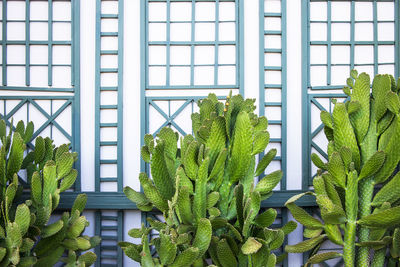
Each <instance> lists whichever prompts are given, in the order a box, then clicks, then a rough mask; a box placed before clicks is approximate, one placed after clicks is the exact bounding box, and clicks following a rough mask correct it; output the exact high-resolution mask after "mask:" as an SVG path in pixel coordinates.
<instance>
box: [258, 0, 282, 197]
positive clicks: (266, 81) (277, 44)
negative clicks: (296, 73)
mask: <svg viewBox="0 0 400 267" xmlns="http://www.w3.org/2000/svg"><path fill="white" fill-rule="evenodd" d="M259 3H260V14H259V17H260V24H259V25H260V44H259V45H260V97H259V106H260V115H265V116H266V117H267V118H268V121H269V125H270V126H269V127H268V130H269V132H270V134H271V143H270V145H269V146H268V149H271V148H276V149H277V150H278V153H277V156H276V158H275V159H274V161H273V163H272V164H271V167H269V169H268V170H267V171H270V170H271V169H270V168H274V170H275V169H282V170H284V177H283V178H282V182H281V184H280V189H281V190H285V189H286V175H285V173H286V171H285V170H286V1H285V0H281V1H268V0H260V1H259Z"/></svg>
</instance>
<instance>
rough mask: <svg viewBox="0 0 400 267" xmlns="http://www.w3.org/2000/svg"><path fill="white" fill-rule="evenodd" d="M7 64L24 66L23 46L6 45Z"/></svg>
mask: <svg viewBox="0 0 400 267" xmlns="http://www.w3.org/2000/svg"><path fill="white" fill-rule="evenodd" d="M7 64H25V46H24V45H7Z"/></svg>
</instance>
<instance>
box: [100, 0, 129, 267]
mask: <svg viewBox="0 0 400 267" xmlns="http://www.w3.org/2000/svg"><path fill="white" fill-rule="evenodd" d="M123 2H124V1H121V0H115V1H102V0H96V65H95V73H96V77H95V88H96V95H95V109H96V111H95V191H96V192H105V191H112V192H122V188H123V150H122V149H123V113H122V102H123V88H122V85H123V25H124V22H123V21H124V17H123V14H124V6H123ZM95 233H96V235H99V236H101V238H102V241H101V244H100V246H99V247H98V248H96V254H97V255H98V258H97V261H96V266H122V264H123V261H122V260H123V257H122V256H123V254H122V250H121V249H120V248H119V247H118V246H117V242H118V241H120V240H122V239H123V211H122V210H119V211H115V212H114V211H113V212H111V211H97V212H96V214H95Z"/></svg>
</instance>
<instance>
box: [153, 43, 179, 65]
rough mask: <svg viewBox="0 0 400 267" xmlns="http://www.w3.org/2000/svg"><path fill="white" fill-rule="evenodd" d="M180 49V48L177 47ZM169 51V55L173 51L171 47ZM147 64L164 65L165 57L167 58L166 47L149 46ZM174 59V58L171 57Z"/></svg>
mask: <svg viewBox="0 0 400 267" xmlns="http://www.w3.org/2000/svg"><path fill="white" fill-rule="evenodd" d="M178 47H179V48H180V46H178ZM170 49H171V54H172V51H173V50H175V48H174V49H173V47H171V48H170ZM148 51H149V64H150V65H152V64H162V65H165V64H166V60H167V59H166V57H167V52H166V47H165V46H160V45H151V46H149V50H148ZM172 58H174V57H172ZM171 64H176V63H172V62H171Z"/></svg>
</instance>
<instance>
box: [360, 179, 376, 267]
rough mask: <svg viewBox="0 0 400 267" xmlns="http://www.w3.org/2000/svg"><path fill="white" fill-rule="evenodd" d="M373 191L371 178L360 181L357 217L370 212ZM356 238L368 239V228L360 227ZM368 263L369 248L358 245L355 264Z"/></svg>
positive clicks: (362, 264)
mask: <svg viewBox="0 0 400 267" xmlns="http://www.w3.org/2000/svg"><path fill="white" fill-rule="evenodd" d="M373 193H374V183H373V178H372V177H371V178H367V179H364V180H362V181H361V182H360V208H359V211H360V214H359V218H363V217H364V216H367V215H370V214H371V201H372V196H373ZM358 238H359V241H360V242H366V241H368V239H369V229H368V228H366V227H360V228H359V232H358ZM368 263H369V248H368V247H360V248H359V249H358V253H357V266H359V267H362V266H367V265H366V264H368Z"/></svg>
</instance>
